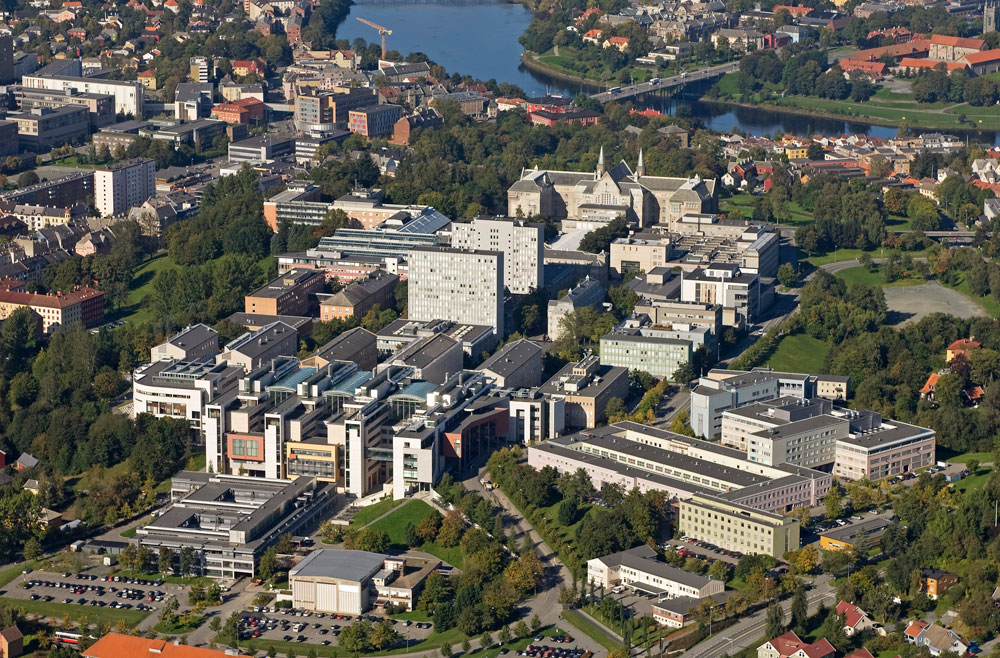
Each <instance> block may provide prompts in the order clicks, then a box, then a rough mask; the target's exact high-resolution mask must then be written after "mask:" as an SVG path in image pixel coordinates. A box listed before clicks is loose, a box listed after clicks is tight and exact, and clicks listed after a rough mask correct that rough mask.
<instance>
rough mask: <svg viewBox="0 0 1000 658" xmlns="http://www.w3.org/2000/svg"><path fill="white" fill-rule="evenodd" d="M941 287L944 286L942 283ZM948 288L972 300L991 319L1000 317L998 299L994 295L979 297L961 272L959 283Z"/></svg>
mask: <svg viewBox="0 0 1000 658" xmlns="http://www.w3.org/2000/svg"><path fill="white" fill-rule="evenodd" d="M941 285H944V284H943V283H942V284H941ZM948 287H949V288H951V289H952V290H957V291H958V292H960V293H962V294H963V295H965V296H966V297H968V298H969V299H971V300H972V301H973V302H975V303H976V304H978V305H979V306H980V307H981V308H982V309H983V310H984V311H986V313H987V314H988V315H989V316H990V317H993V318H998V317H1000V302H998V301H997V300H996V298H994V297H993V296H992V295H986V296H985V297H980V296H979V295H976V294H975V293H973V292H972V289H971V288H970V287H969V283H968V282H967V281H966V280H965V273H964V272H961V271H960V272H959V273H958V283H957V284H956V285H953V286H948Z"/></svg>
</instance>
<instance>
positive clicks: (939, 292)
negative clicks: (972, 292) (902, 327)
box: [884, 281, 986, 324]
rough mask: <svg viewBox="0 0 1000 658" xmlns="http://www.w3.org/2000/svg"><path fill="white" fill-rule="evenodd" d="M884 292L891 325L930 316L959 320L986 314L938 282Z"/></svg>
mask: <svg viewBox="0 0 1000 658" xmlns="http://www.w3.org/2000/svg"><path fill="white" fill-rule="evenodd" d="M884 291H885V302H886V304H887V305H888V307H889V317H888V319H887V322H888V323H889V324H907V323H910V322H918V321H919V320H920V319H921V318H924V317H927V316H928V315H930V314H931V313H947V314H948V315H955V316H957V317H960V318H971V317H976V316H982V315H986V312H985V311H984V310H983V309H982V308H981V307H980V306H979V305H978V304H976V303H975V302H973V301H972V300H970V299H969V298H967V297H965V296H964V295H963V294H962V293H960V292H957V291H955V290H952V289H950V288H945V287H944V286H942V285H941V284H940V283H938V282H937V281H930V282H928V283H924V284H921V285H919V286H901V287H896V288H884Z"/></svg>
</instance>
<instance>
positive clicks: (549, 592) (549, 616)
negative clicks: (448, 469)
mask: <svg viewBox="0 0 1000 658" xmlns="http://www.w3.org/2000/svg"><path fill="white" fill-rule="evenodd" d="M485 471H486V469H485V468H483V469H480V470H479V471H478V472H477V473H476V474H474V475H472V476H471V477H469V478H468V479H466V480H464V481H463V482H462V484H463V485H464V486H465V488H466V489H468V490H470V491H475V492H476V493H479V494H480V495H482V496H484V497H486V498H487V499H488V500H491V501H493V503H494V504H496V505H498V506H499V507H501V508H502V509H503V511H504V514H505V515H506V517H507V519H508V520H509V521H511V522H512V523H511V525H513V526H514V527H515V528H516V529H517V533H518V541H523V537H524V534H525V533H526V532H527V533H529V536H530V537H531V541H532V543H533V544H534V545H535V550H537V551H538V556H539V558H540V559H541V561H542V565H543V566H544V568H545V578H546V582H545V585H544V586H543V589H542V590H541V591H540V592H539V593H538V596H536V597H535V598H533V599H531V600H530V601H529V602H528V607H529V608H530V610H529V613H528V617H529V618H530V616H531V614H537V615H538V617H539V619H541V620H542V625H543V626H549V625H552V626H558V627H560V628H562V629H563V630H565V631H567V632H569V633H572V635H573V638H574V639H575V642H574V644H575V645H576V646H578V647H582V648H584V649H587V650H588V651H593V652H594V655H595V657H598V658H599V657H600V656H604V655H605V654H606V653H607V651H606V650H605V649H604V647H602V646H601V645H599V644H598V643H597V642H595V641H594V640H592V639H591V638H590V637H588V636H587V635H585V634H583V633H580V632H577V631H576V630H575V629H574V628H573V627H572V626H570V625H569V623H568V622H566V621H565V620H564V619H563V618H562V615H561V613H562V604H561V603H559V589H560V588H561V587H564V586H570V584H571V583H572V578H573V576H572V574H570V572H569V569H567V568H566V567H565V565H563V563H562V562H560V561H559V558H558V557H557V556H556V553H555V551H553V550H552V549H551V548H549V545H548V544H546V543H545V542H544V541H543V540H542V538H541V537H540V536H539V535H538V533H537V532H535V529H534V528H533V527H532V526H531V524H530V523H528V521H527V519H525V518H524V517H523V516H521V513H520V512H519V511H518V509H517V507H515V506H514V504H513V503H511V502H510V500H509V499H508V498H507V496H505V495H504V493H503V492H502V491H500V490H499V489H494V490H493V491H486V490H485V489H484V488H483V486H482V485H481V484H480V483H479V479H480V478H481V477H482V474H483V473H485Z"/></svg>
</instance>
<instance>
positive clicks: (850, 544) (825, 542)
mask: <svg viewBox="0 0 1000 658" xmlns="http://www.w3.org/2000/svg"><path fill="white" fill-rule="evenodd" d="M889 525H890V522H889V520H888V519H887V518H884V517H878V518H875V519H869V520H867V521H859V522H858V523H851V524H849V525H846V526H842V527H838V528H833V529H832V530H828V531H826V532H824V533H823V534H821V535H820V536H819V547H820V548H823V549H826V550H828V551H847V550H854V549H855V548H857V544H858V543H859V542H860V541H862V540H863V541H864V543H867V544H869V547H870V546H874V545H877V544H878V543H879V542H880V541H881V540H882V535H884V534H885V529H886V528H888V527H889Z"/></svg>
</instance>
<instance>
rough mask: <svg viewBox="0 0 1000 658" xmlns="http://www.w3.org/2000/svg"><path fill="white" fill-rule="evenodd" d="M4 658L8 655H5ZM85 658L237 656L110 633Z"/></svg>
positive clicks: (86, 651)
mask: <svg viewBox="0 0 1000 658" xmlns="http://www.w3.org/2000/svg"><path fill="white" fill-rule="evenodd" d="M3 655H4V658H6V657H7V656H8V655H16V654H3ZM80 655H81V656H83V658H121V657H122V656H158V657H159V658H231V656H234V655H237V654H233V653H230V652H228V651H221V650H218V649H206V648H201V647H192V646H188V645H186V644H180V643H178V642H173V641H171V640H169V639H167V640H152V639H149V638H145V637H136V636H134V635H124V634H122V633H108V634H107V635H105V636H104V637H102V638H100V639H99V640H97V642H95V643H94V644H92V645H90V646H89V647H88V648H86V649H83V650H82V651H81V652H80Z"/></svg>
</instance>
